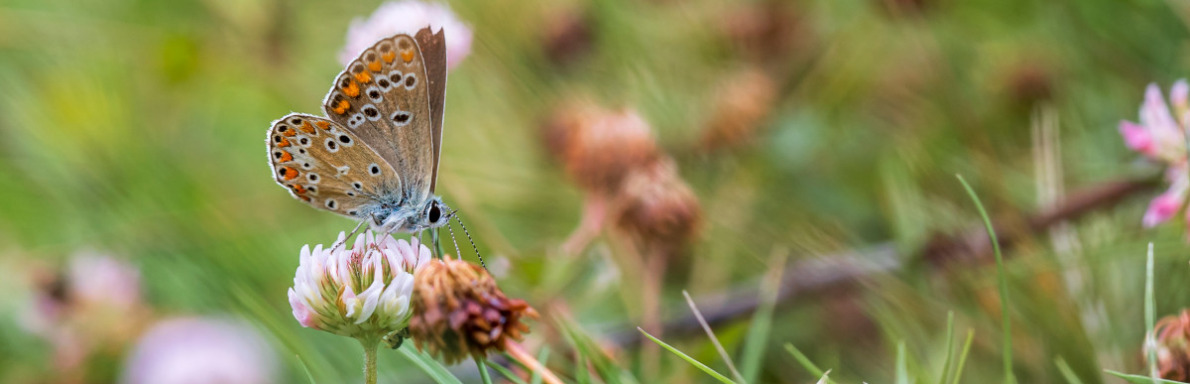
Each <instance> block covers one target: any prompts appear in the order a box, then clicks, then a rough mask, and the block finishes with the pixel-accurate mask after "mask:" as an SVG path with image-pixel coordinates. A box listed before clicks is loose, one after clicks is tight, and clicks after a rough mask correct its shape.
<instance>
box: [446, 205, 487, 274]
mask: <svg viewBox="0 0 1190 384" xmlns="http://www.w3.org/2000/svg"><path fill="white" fill-rule="evenodd" d="M454 218H455V220H458V222H459V227H462V228H463V234H465V235H467V241H470V242H471V249H474V250H475V257H477V258H479V265H480V266H481V267H483V270H485V271H486V270H488V266H487V265H486V264H484V263H483V255H480V254H479V247H476V246H475V240H473V239H471V232H467V226H466V225H463V219H460V218H459V217H458V216H455V217H454Z"/></svg>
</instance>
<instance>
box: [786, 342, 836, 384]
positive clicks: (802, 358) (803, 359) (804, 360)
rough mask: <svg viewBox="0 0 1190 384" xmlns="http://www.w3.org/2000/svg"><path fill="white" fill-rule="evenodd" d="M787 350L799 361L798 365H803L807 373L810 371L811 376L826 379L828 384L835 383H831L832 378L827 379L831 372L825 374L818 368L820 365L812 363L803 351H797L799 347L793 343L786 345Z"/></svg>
mask: <svg viewBox="0 0 1190 384" xmlns="http://www.w3.org/2000/svg"><path fill="white" fill-rule="evenodd" d="M785 350H786V351H789V354H790V355H793V359H794V360H797V362H798V364H801V365H802V368H805V369H806V371H809V372H810V374H811V375H814V376H818V377H822V378H824V379H826V381H827V382H828V383H833V381H831V379H830V378H827V375H826V374H827V372H830V371H826V372H823V371H822V369H821V368H818V365H815V364H814V362H813V361H810V358H809V357H807V356H806V354H804V353H802V351H801V350H800V349H797V347H794V346H793V343H785Z"/></svg>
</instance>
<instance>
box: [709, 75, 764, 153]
mask: <svg viewBox="0 0 1190 384" xmlns="http://www.w3.org/2000/svg"><path fill="white" fill-rule="evenodd" d="M776 98H777V86H776V84H775V83H774V82H773V80H772V78H771V77H769V75H767V74H765V73H764V71H761V70H759V69H756V68H750V69H746V70H743V71H741V72H738V73H736V74H735V75H733V76H730V77H728V78H727V81H726V82H725V83H724V84H723V85H721V87H720V91H719V92H718V93H717V96H716V100H715V105H714V111H715V112H714V114H713V115H711V120H710V123H709V124H708V125H707V127H706V129H705V130H704V131H703V134H702V139H701V141H702V147H703V148H704V149H706V150H711V151H713V150H717V149H724V148H731V147H735V146H739V145H741V144H744V143H746V142H748V141H751V140H752V138H753V137H755V136H756V132H757V130H758V129H759V128H760V126H761V125H762V124H764V120H765V118H767V117H768V115H769V112H771V111H772V109H773V103H774V101H776Z"/></svg>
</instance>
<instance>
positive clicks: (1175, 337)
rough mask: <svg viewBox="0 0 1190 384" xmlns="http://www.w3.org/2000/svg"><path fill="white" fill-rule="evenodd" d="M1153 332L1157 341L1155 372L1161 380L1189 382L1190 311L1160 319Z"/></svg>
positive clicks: (1186, 310)
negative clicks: (1156, 371)
mask: <svg viewBox="0 0 1190 384" xmlns="http://www.w3.org/2000/svg"><path fill="white" fill-rule="evenodd" d="M1153 332H1154V333H1155V335H1156V339H1157V340H1156V341H1157V345H1156V347H1157V370H1158V372H1159V373H1160V375H1161V378H1162V379H1168V380H1176V381H1187V380H1190V309H1184V310H1182V313H1180V314H1177V315H1172V316H1166V317H1164V318H1161V320H1160V321H1158V322H1157V324H1156V326H1155V327H1154V328H1153ZM1146 356H1147V354H1146Z"/></svg>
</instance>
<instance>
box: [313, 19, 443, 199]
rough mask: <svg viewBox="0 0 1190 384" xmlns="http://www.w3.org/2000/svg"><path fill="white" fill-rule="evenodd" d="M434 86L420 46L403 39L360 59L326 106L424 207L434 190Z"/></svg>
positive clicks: (407, 194) (346, 72)
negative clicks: (431, 107)
mask: <svg viewBox="0 0 1190 384" xmlns="http://www.w3.org/2000/svg"><path fill="white" fill-rule="evenodd" d="M429 83H430V82H429V77H428V76H427V75H426V65H425V63H424V60H423V54H422V52H421V50H420V49H419V48H418V44H417V41H416V40H414V39H413V38H412V37H410V36H409V35H405V34H400V35H396V36H393V37H390V38H387V39H384V40H381V41H379V42H377V43H376V44H375V45H373V46H372V47H370V48H368V49H366V50H364V51H363V52H362V53H360V55H359V57H358V58H356V60H354V61H352V62H351V63H350V64H348V65H347V69H346V70H344V71H343V73H341V74H339V76H338V77H337V78H336V79H335V85H334V87H333V88H331V91H330V93H329V94H327V97H326V100H325V101H324V102H323V110H325V111H326V114H327V116H328V117H330V119H331V120H333V121H334V122H336V123H339V124H341V125H342V126H344V127H346V129H347V130H348V131H350V132H352V133H354V134H355V135H357V136H359V138H360V140H362V141H363V142H364V143H366V144H367V145H369V146H370V147H371V148H372V149H374V150H376V153H377V154H378V155H379V156H380V157H381V158H383V159H384V160H385V161H387V162H388V163H389V164H390V165H391V166H392V168H393V169H395V170H396V171H397V175H398V176H399V177H400V180H401V182H402V183H403V184H402V188H403V189H401V190H400V193H401V194H402V197H403V201H413V202H420V201H424V200H425V199H426V198H428V196H429V194H430V188H431V186H432V184H433V181H432V180H431V179H432V177H433V174H434V144H433V139H432V135H431V132H432V130H433V128H432V127H433V124H434V118H433V116H432V113H431V110H430V105H431V103H430V99H429V97H430V96H429V92H428V86H429ZM404 199H408V200H404Z"/></svg>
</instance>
